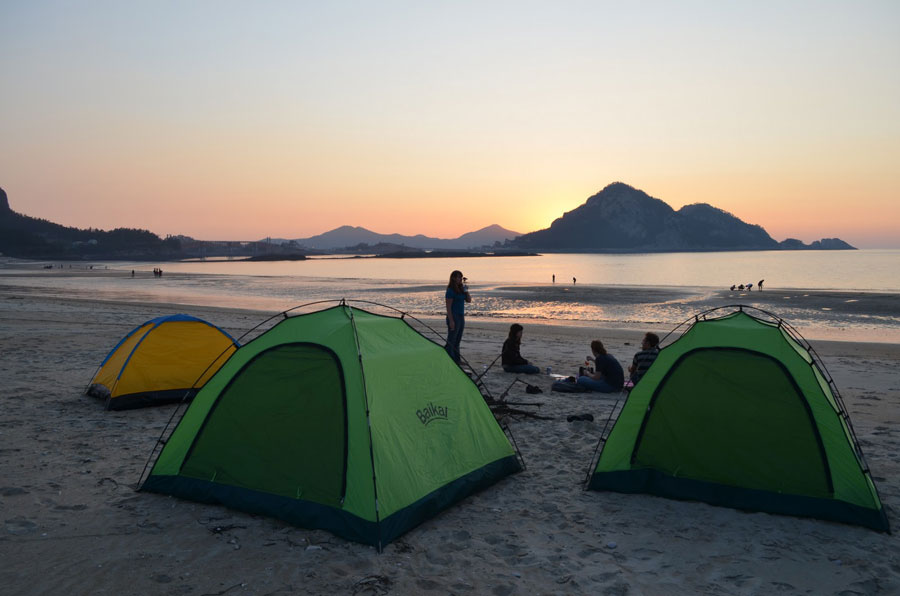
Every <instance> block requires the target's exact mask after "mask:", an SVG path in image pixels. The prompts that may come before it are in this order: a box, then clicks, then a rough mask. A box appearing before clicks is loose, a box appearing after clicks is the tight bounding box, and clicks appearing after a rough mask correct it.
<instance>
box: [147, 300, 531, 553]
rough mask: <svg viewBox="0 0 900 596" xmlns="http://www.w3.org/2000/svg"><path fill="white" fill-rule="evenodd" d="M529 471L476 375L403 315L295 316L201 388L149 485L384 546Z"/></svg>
mask: <svg viewBox="0 0 900 596" xmlns="http://www.w3.org/2000/svg"><path fill="white" fill-rule="evenodd" d="M520 469H521V465H520V463H519V460H518V457H517V453H516V451H515V450H514V449H513V447H512V445H511V443H510V441H509V439H508V438H507V436H506V435H505V434H504V431H503V430H502V429H501V428H500V426H499V425H498V423H497V421H496V420H495V419H494V417H493V415H492V414H491V411H490V409H489V408H488V406H487V404H486V403H485V401H484V399H483V397H482V395H481V393H480V391H479V390H478V388H477V387H476V385H475V384H474V383H473V382H472V380H471V379H470V378H469V377H468V376H467V375H466V374H465V373H464V372H463V371H462V370H461V369H460V368H459V367H458V366H457V365H456V364H454V363H453V361H452V360H451V359H450V358H449V356H447V353H446V351H444V349H443V348H442V347H441V346H439V345H437V344H436V343H434V342H432V341H430V340H429V339H427V338H425V337H424V336H422V335H421V334H420V333H418V332H417V331H416V330H415V329H413V328H412V327H411V326H410V324H409V323H408V322H407V321H406V320H405V319H403V318H398V317H392V316H383V315H379V314H374V313H371V312H367V311H365V310H360V309H358V308H354V307H351V306H348V305H347V304H346V303H344V302H342V303H341V304H340V305H338V306H335V307H333V308H328V309H325V310H320V311H317V312H314V313H309V314H301V315H295V316H289V317H287V316H286V318H284V319H283V320H281V321H280V322H279V323H278V324H276V325H275V326H273V327H272V328H271V329H269V330H268V331H266V332H265V333H263V334H261V335H260V336H258V337H257V338H255V339H253V340H252V341H250V342H248V343H247V344H245V345H244V346H243V347H241V348H240V349H239V350H238V351H237V352H236V353H235V354H234V355H233V356H232V357H231V359H230V360H229V361H228V362H227V363H226V364H225V365H224V366H223V367H222V368H221V369H220V370H219V372H218V373H216V375H215V376H214V377H213V378H212V379H210V381H209V382H208V383H207V384H206V385H205V386H204V387H203V389H201V390H200V392H199V393H198V394H197V396H196V397H195V398H194V400H193V402H192V403H191V405H190V407H189V408H188V409H187V410H186V412H185V414H184V416H183V417H182V419H181V421H180V422H179V423H178V425H177V426H176V427H175V429H174V430H173V431H172V434H171V436H170V437H169V438H168V440H166V441H165V444H164V446H163V447H162V448H161V450H160V452H159V455H158V457H157V459H156V461H155V463H154V464H153V466H152V468H151V469H150V473H149V474H148V475H147V477H146V480H144V482H143V484H142V485H141V490H144V491H151V492H157V493H163V494H170V495H175V496H178V497H181V498H185V499H190V500H195V501H200V502H205V503H220V504H223V505H225V506H227V507H231V508H234V509H239V510H243V511H248V512H252V513H260V514H264V515H270V516H273V517H276V518H280V519H282V520H285V521H287V522H289V523H292V524H294V525H298V526H302V527H307V528H320V529H325V530H329V531H331V532H333V533H335V534H337V535H339V536H342V537H344V538H347V539H350V540H355V541H358V542H362V543H366V544H371V545H375V546H377V547H378V548H379V549H380V548H381V547H382V546H383V545H384V544H387V543H388V542H390V541H391V540H393V539H394V538H396V537H397V536H399V535H401V534H403V533H404V532H406V531H408V530H410V529H411V528H413V527H415V526H416V525H418V524H420V523H422V522H423V521H424V520H426V519H428V518H430V517H432V516H433V515H435V514H436V513H437V512H439V511H441V510H443V509H445V508H446V507H448V506H450V505H451V504H453V503H455V502H457V501H459V500H461V499H463V498H464V497H466V496H467V495H470V494H472V493H474V492H476V491H478V490H481V489H483V488H485V487H487V486H489V485H491V484H493V483H494V482H496V481H498V480H499V479H501V478H503V477H504V476H506V475H508V474H511V473H514V472H517V471H519V470H520Z"/></svg>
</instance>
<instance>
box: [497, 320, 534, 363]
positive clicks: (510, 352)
mask: <svg viewBox="0 0 900 596" xmlns="http://www.w3.org/2000/svg"><path fill="white" fill-rule="evenodd" d="M522 330H523V327H522V326H521V325H519V324H518V323H513V324H512V325H510V326H509V337H507V338H506V341H505V342H503V351H502V352H501V354H500V363H501V364H502V365H503V370H504V371H505V372H508V373H516V374H522V375H536V374H538V373H540V372H541V369H540V368H538V367H537V366H535V365H533V364H529V363H528V361H527V360H525V359H524V358H522V354H520V353H519V349H520V348H521V345H522Z"/></svg>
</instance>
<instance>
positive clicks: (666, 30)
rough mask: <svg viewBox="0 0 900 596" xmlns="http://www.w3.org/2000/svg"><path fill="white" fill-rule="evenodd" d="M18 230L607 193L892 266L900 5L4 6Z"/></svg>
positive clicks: (2, 147)
mask: <svg viewBox="0 0 900 596" xmlns="http://www.w3.org/2000/svg"><path fill="white" fill-rule="evenodd" d="M0 76H2V90H0V187H3V188H4V189H5V190H6V192H7V193H8V195H9V200H10V205H11V207H12V208H13V209H14V210H15V211H18V212H19V213H24V214H27V215H31V216H35V217H42V218H46V219H49V220H51V221H54V222H57V223H62V224H65V225H71V226H77V227H88V226H93V227H100V228H103V229H110V228H115V227H135V228H146V229H149V230H151V231H153V232H155V233H157V234H160V235H166V234H186V235H190V236H194V237H195V238H200V239H206V240H212V239H257V238H262V237H265V236H272V237H287V238H298V237H305V236H311V235H314V234H318V233H321V232H324V231H327V230H329V229H332V228H334V227H337V226H339V225H343V224H348V225H358V226H364V227H366V228H369V229H371V230H374V231H377V232H382V233H393V232H397V233H402V234H415V233H424V234H427V235H430V236H438V237H445V238H448V237H456V236H459V235H461V234H463V233H465V232H469V231H472V230H475V229H478V228H481V227H484V226H487V225H490V224H494V223H497V224H500V225H502V226H504V227H506V228H510V229H513V230H516V231H519V232H529V231H533V230H536V229H540V228H544V227H547V226H548V225H549V224H550V223H551V222H552V221H553V219H555V218H556V217H559V216H560V215H561V214H562V213H563V212H565V211H569V210H571V209H574V208H575V207H577V206H578V205H580V204H582V203H583V202H584V201H585V199H586V198H587V197H588V196H590V195H592V194H594V193H596V192H597V191H599V190H600V189H602V188H603V187H604V186H606V185H607V184H609V183H610V182H614V181H622V182H625V183H627V184H630V185H631V186H634V187H636V188H639V189H642V190H644V191H646V192H647V193H648V194H650V195H651V196H654V197H657V198H659V199H662V200H664V201H666V202H667V203H669V204H670V205H671V206H672V207H674V208H676V209H677V208H679V207H681V206H682V205H685V204H690V203H696V202H706V203H710V204H713V205H715V206H717V207H720V208H722V209H725V210H727V211H730V212H731V213H733V214H735V215H736V216H738V217H740V218H741V219H743V220H744V221H747V222H749V223H756V224H760V225H762V226H763V227H765V228H766V230H767V231H768V232H769V233H770V234H771V235H772V236H773V237H774V238H775V239H777V240H782V239H784V238H786V237H796V238H800V239H802V240H804V241H807V242H809V241H812V240H817V239H819V238H822V237H834V236H837V237H840V238H843V239H844V240H847V241H848V242H850V243H851V244H854V245H856V246H859V247H898V246H900V2H898V1H896V0H885V1H849V0H848V1H844V2H834V1H828V0H817V1H807V2H799V1H790V0H782V1H777V2H769V1H762V2H714V1H711V0H710V1H706V2H690V1H679V2H671V1H665V2H662V1H661V2H621V1H617V2H603V1H599V0H594V1H586V2H567V1H560V2H528V1H522V0H519V1H514V2H484V1H479V2H462V1H460V2H421V1H409V2H341V1H334V2H300V1H299V0H298V1H285V2H259V3H248V2H232V1H215V2H213V1H194V2H190V1H188V2H185V1H178V2H169V1H164V0H154V1H144V0H129V1H124V2H123V1H120V0H105V1H97V0H85V1H83V2H71V1H65V2H64V1H58V2H47V1H44V0H4V1H3V2H2V3H0Z"/></svg>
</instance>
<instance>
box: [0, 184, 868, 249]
mask: <svg viewBox="0 0 900 596" xmlns="http://www.w3.org/2000/svg"><path fill="white" fill-rule="evenodd" d="M485 248H487V249H488V251H489V252H494V253H498V254H500V253H503V254H512V253H518V254H521V253H523V252H532V253H533V252H674V251H722V250H779V249H780V250H809V249H813V250H846V249H851V250H852V249H853V248H854V247H852V246H850V245H849V244H847V243H846V242H844V241H843V240H841V239H839V238H823V239H821V240H817V241H815V242H813V243H811V244H805V243H803V242H802V241H800V240H797V239H795V238H788V239H787V240H783V241H781V242H778V241H776V240H774V239H773V238H772V237H771V236H769V234H768V233H767V232H766V231H765V230H764V229H763V228H762V227H761V226H758V225H752V224H748V223H745V222H743V221H741V220H740V219H738V218H737V217H735V216H734V215H732V214H730V213H728V212H726V211H723V210H721V209H718V208H716V207H713V206H712V205H707V204H705V203H697V204H694V205H686V206H684V207H682V208H681V209H679V210H678V211H675V210H674V209H672V208H671V207H670V206H669V205H667V204H666V203H664V202H663V201H661V200H659V199H655V198H653V197H651V196H649V195H647V193H645V192H643V191H641V190H637V189H635V188H632V187H631V186H628V185H627V184H623V183H621V182H615V183H613V184H610V185H609V186H607V187H606V188H604V189H603V190H601V191H600V192H598V193H597V194H595V195H594V196H592V197H590V198H588V199H587V200H586V201H585V203H584V204H583V205H581V206H579V207H577V208H575V209H573V210H572V211H569V212H567V213H564V214H563V215H562V217H560V218H558V219H556V220H555V221H554V222H553V223H552V224H550V227H548V228H545V229H543V230H538V231H536V232H531V233H528V234H519V233H518V232H513V231H511V230H507V229H505V228H502V227H500V226H499V225H492V226H488V227H486V228H482V229H480V230H476V231H474V232H469V233H468V234H463V235H462V236H460V237H458V238H452V239H444V238H429V237H428V236H423V235H421V234H420V235H416V236H403V235H400V234H379V233H377V232H372V231H371V230H367V229H365V228H360V227H351V226H341V227H339V228H335V229H334V230H331V231H329V232H325V233H324V234H319V235H317V236H312V237H310V238H297V239H294V240H286V239H266V240H261V241H257V242H242V241H224V242H210V241H202V240H195V239H193V238H190V237H189V236H178V237H167V238H165V239H162V238H160V237H159V236H157V235H156V234H153V233H152V232H149V231H147V230H135V229H128V228H118V229H115V230H110V231H104V230H98V229H93V228H92V229H87V230H82V229H78V228H71V227H66V226H62V225H59V224H56V223H53V222H49V221H47V220H44V219H37V218H34V217H29V216H27V215H22V214H19V213H16V212H15V211H13V210H12V209H10V207H9V201H8V198H7V196H6V193H5V192H4V191H3V189H2V188H0V253H2V254H6V255H9V256H13V257H22V258H40V259H88V258H90V259H151V260H159V259H181V258H189V257H214V256H228V257H239V256H253V257H256V258H260V257H263V256H264V257H266V258H276V257H278V256H283V257H285V258H298V257H301V256H303V255H306V254H322V253H324V252H329V251H333V252H345V253H346V252H356V253H357V254H358V253H363V252H366V253H372V254H393V255H396V254H398V253H405V252H408V251H411V250H414V249H416V250H424V249H427V250H431V251H444V252H446V251H460V250H467V251H480V252H482V253H484V252H485ZM402 256H409V255H402Z"/></svg>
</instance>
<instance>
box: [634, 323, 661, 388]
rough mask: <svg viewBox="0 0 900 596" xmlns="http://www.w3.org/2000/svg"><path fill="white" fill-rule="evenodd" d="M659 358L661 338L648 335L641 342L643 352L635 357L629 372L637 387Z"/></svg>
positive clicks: (651, 334)
mask: <svg viewBox="0 0 900 596" xmlns="http://www.w3.org/2000/svg"><path fill="white" fill-rule="evenodd" d="M657 356H659V336H658V335H656V334H655V333H648V334H646V335H645V336H644V339H643V341H641V351H640V352H638V353H637V354H635V355H634V360H632V361H631V366H629V367H628V372H629V373H631V377H630V378H631V382H632V383H634V384H635V385H637V382H638V381H640V380H641V377H643V376H644V373H646V372H647V369H648V368H650V365H651V364H653V363H654V362H655V361H656V357H657Z"/></svg>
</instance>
